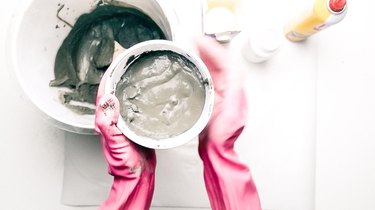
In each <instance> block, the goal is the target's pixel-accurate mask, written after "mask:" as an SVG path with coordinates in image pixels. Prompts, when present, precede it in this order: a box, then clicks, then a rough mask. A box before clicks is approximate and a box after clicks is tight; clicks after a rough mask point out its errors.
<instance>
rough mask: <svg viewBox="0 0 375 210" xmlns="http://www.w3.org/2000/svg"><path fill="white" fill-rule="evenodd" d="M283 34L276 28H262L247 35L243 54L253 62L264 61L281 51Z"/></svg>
mask: <svg viewBox="0 0 375 210" xmlns="http://www.w3.org/2000/svg"><path fill="white" fill-rule="evenodd" d="M283 38H284V37H283V35H282V33H281V32H279V31H277V30H274V29H262V30H259V31H255V32H253V33H251V34H250V35H247V37H246V40H245V43H244V45H243V46H242V55H243V56H244V57H245V58H246V59H247V60H248V61H250V62H252V63H262V62H264V61H266V60H268V59H270V58H271V57H272V56H274V55H275V54H276V53H277V52H279V50H280V48H281V46H282V42H283Z"/></svg>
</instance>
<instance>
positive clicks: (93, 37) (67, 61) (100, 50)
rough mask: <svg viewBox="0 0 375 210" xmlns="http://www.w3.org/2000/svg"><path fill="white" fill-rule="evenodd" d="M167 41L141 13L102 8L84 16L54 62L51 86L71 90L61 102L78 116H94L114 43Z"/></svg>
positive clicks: (132, 43) (123, 9) (117, 7)
mask: <svg viewBox="0 0 375 210" xmlns="http://www.w3.org/2000/svg"><path fill="white" fill-rule="evenodd" d="M151 39H165V36H164V34H163V33H162V31H161V29H160V28H159V27H158V26H157V24H156V23H155V22H154V21H153V20H151V19H150V18H149V17H148V16H146V15H144V14H143V13H141V12H140V11H138V10H135V9H132V8H125V7H119V6H112V5H100V6H98V7H97V8H96V9H95V10H93V11H92V12H91V13H88V14H83V15H81V16H80V17H79V18H78V20H77V22H76V23H75V24H74V27H73V28H72V30H71V32H70V33H69V35H68V36H67V37H66V38H65V40H64V42H63V43H62V45H61V47H60V48H59V50H58V52H57V55H56V58H55V68H54V70H55V79H54V80H52V81H51V82H50V86H54V87H68V88H70V89H71V90H70V91H63V92H62V96H61V97H60V99H61V102H62V103H63V104H65V105H66V106H67V107H68V108H69V109H71V110H73V111H74V112H76V113H79V114H93V113H94V111H95V109H94V108H92V107H93V106H92V105H94V104H95V97H96V92H97V88H98V84H99V82H100V80H101V77H102V76H103V74H104V72H105V70H106V69H107V67H108V66H109V65H110V64H111V62H112V57H113V54H114V49H115V47H114V46H115V41H116V42H118V43H119V44H120V45H121V46H122V47H123V48H125V49H126V48H129V47H131V46H133V45H135V44H137V43H139V42H143V41H146V40H151Z"/></svg>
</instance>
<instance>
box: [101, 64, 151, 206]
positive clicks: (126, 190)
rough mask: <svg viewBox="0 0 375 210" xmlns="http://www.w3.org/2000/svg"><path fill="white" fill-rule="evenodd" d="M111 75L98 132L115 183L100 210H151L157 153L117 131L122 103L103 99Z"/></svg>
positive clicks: (111, 99)
mask: <svg viewBox="0 0 375 210" xmlns="http://www.w3.org/2000/svg"><path fill="white" fill-rule="evenodd" d="M108 73H109V72H108V71H107V73H106V74H105V75H104V76H103V78H102V80H101V83H100V85H99V90H98V95H97V99H96V100H97V101H96V102H97V103H96V104H97V108H96V113H95V129H96V131H97V132H98V133H99V134H100V135H101V141H102V146H103V153H104V157H105V159H106V160H107V164H108V172H109V173H110V174H111V175H113V177H114V180H113V184H112V189H111V191H110V193H109V196H108V198H107V199H106V201H105V202H104V203H103V204H102V205H101V206H100V208H99V209H102V210H120V209H121V210H130V209H134V210H148V209H149V208H150V205H151V199H152V196H153V192H154V176H155V174H154V171H155V166H156V156H155V151H154V150H152V149H147V148H144V147H141V146H139V145H137V144H135V143H133V142H132V141H130V140H129V139H128V138H126V137H125V136H124V135H123V134H122V133H121V131H120V130H119V129H118V128H117V127H116V124H117V119H118V116H119V112H120V107H119V101H118V99H117V98H116V97H115V96H113V95H103V94H104V86H105V81H106V77H107V76H108Z"/></svg>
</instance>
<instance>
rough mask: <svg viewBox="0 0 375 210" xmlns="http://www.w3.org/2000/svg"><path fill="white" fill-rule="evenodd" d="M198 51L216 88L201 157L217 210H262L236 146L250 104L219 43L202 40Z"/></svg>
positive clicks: (200, 139)
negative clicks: (247, 102) (235, 148)
mask: <svg viewBox="0 0 375 210" xmlns="http://www.w3.org/2000/svg"><path fill="white" fill-rule="evenodd" d="M198 51H199V54H200V56H201V58H202V60H203V62H204V63H205V64H206V66H207V67H208V69H209V71H210V74H211V76H212V80H213V82H214V87H215V104H214V110H213V115H212V118H211V120H210V122H209V123H208V125H207V127H206V129H205V130H204V131H203V132H202V133H201V134H200V136H199V155H200V157H201V158H202V160H203V165H204V180H205V184H206V189H207V193H208V196H209V199H210V203H211V207H212V209H213V210H260V209H261V206H260V201H259V196H258V193H257V189H256V187H255V184H254V180H253V179H252V176H251V173H250V171H249V168H248V167H247V166H246V165H245V164H243V163H241V162H240V161H239V159H238V156H237V154H236V153H235V151H234V148H233V147H234V143H235V141H236V139H237V138H238V136H239V135H240V134H241V132H242V130H243V129H244V126H245V122H246V114H247V104H246V98H245V94H244V91H243V89H242V87H241V86H240V84H239V82H238V79H236V78H235V77H236V76H238V75H236V74H235V73H234V72H230V68H228V64H227V63H226V62H225V61H227V60H228V58H227V56H226V54H225V52H224V50H223V49H222V48H221V46H220V45H218V44H217V43H216V42H215V41H213V40H211V39H209V38H205V39H203V40H198Z"/></svg>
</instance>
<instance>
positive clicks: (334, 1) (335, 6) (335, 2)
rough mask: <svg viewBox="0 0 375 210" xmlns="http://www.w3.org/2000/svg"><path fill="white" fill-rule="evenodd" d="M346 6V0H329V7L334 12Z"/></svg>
mask: <svg viewBox="0 0 375 210" xmlns="http://www.w3.org/2000/svg"><path fill="white" fill-rule="evenodd" d="M345 6H346V0H330V1H329V8H330V9H331V10H332V11H334V12H341V11H342V10H343V9H344V8H345Z"/></svg>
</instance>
